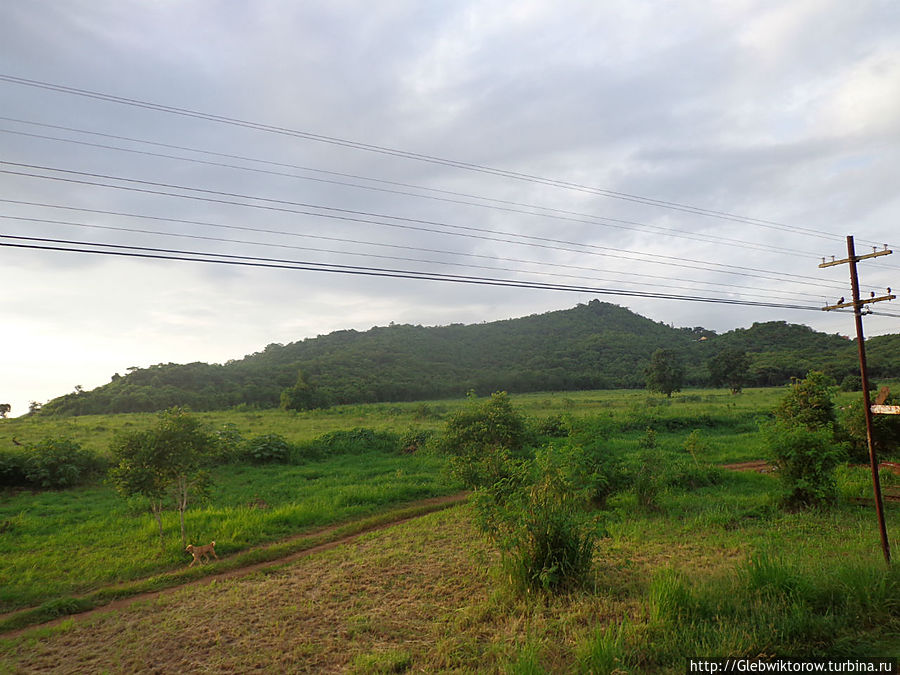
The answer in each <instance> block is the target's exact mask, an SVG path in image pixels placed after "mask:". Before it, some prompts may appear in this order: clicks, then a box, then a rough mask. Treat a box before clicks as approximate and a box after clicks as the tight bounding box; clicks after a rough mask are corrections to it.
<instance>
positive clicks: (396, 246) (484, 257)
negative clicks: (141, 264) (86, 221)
mask: <svg viewBox="0 0 900 675" xmlns="http://www.w3.org/2000/svg"><path fill="white" fill-rule="evenodd" d="M0 202H5V203H10V204H20V205H25V206H38V207H42V208H53V209H61V210H66V211H77V212H80V213H93V214H102V215H111V216H123V217H127V218H138V219H145V220H153V221H159V222H170V223H180V224H185V225H199V226H202V227H212V228H218V229H226V230H236V231H244V232H254V233H263V234H276V235H282V236H288V237H296V238H302V239H318V240H322V241H334V242H341V243H350V244H359V245H363V246H375V247H380V248H392V249H398V250H404V251H417V252H423V253H438V254H441V255H453V256H460V257H466V258H478V259H481V260H494V261H501V262H512V263H523V264H526V265H542V266H546V267H554V268H562V269H572V270H581V271H591V272H593V271H596V268H595V267H587V266H584V265H571V264H565V263H547V262H543V261H537V260H527V259H521V258H510V257H503V256H491V255H485V254H479V253H459V252H456V251H450V250H446V249H434V248H425V247H420V246H409V245H404V244H388V243H384V242H378V241H366V240H360V239H350V238H346V237H334V236H327V235H321V234H309V233H307V232H291V231H287V230H273V229H269V228H260V227H249V226H243V225H226V224H223V223H213V222H209V221H202V220H188V219H184V218H171V217H164V216H152V215H148V214H140V213H131V212H125V211H110V210H104V209H91V208H86V207H79V206H66V205H62V204H48V203H46V202H31V201H24V200H19V199H3V198H0ZM6 217H12V216H6ZM34 220H41V219H34ZM615 273H616V274H618V275H620V276H629V277H639V278H641V279H665V280H667V281H684V282H688V283H695V284H702V285H706V286H716V287H730V288H740V289H743V290H756V291H764V292H765V291H770V290H771V289H769V288H763V287H757V286H747V285H744V284H730V283H727V282H722V281H702V280H699V279H690V278H684V277H673V276H671V275H665V276H662V275H656V274H649V273H647V272H643V273H640V274H638V273H634V272H623V271H621V270H616V271H615ZM835 287H836V288H841V289H842V288H843V286H835ZM794 295H804V296H806V297H809V298H819V297H820V296H819V295H812V294H808V293H795V294H794Z"/></svg>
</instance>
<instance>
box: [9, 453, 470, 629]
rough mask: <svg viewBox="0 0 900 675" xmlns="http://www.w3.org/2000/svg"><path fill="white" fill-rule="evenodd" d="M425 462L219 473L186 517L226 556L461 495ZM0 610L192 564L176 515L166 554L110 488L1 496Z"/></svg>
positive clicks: (169, 518) (391, 458)
mask: <svg viewBox="0 0 900 675" xmlns="http://www.w3.org/2000/svg"><path fill="white" fill-rule="evenodd" d="M442 466H443V460H441V459H440V458H437V457H434V456H428V455H392V454H377V453H372V454H368V455H365V456H362V457H358V456H338V457H335V458H332V459H329V460H323V461H317V462H311V463H309V464H306V465H303V466H291V465H269V466H259V467H256V466H246V465H240V466H221V467H218V468H217V469H216V470H215V471H214V473H213V484H214V488H213V490H212V493H211V497H210V500H209V502H208V503H206V504H203V505H200V506H195V507H193V508H192V509H190V510H189V511H188V512H187V514H186V521H187V531H188V533H189V539H190V541H192V542H195V543H196V542H202V543H206V542H208V541H209V540H212V539H215V541H216V550H217V552H218V553H219V554H220V555H224V556H227V555H229V554H232V553H234V552H237V551H240V550H243V549H245V548H247V547H249V546H254V545H257V544H261V543H264V542H270V541H275V540H277V539H280V538H282V537H285V536H288V535H290V534H295V533H298V532H303V531H307V530H309V529H311V528H315V527H319V526H324V525H330V524H333V523H339V522H342V521H346V520H349V519H353V518H359V517H362V516H367V515H371V514H373V513H377V512H378V511H380V510H383V509H385V508H386V507H388V506H393V505H396V504H401V503H404V502H410V501H414V500H419V499H424V498H427V497H432V496H436V495H440V494H447V493H449V492H452V491H456V490H458V489H459V488H458V486H455V485H451V484H448V483H447V482H446V480H445V479H444V477H443V473H442ZM0 523H6V525H5V531H4V533H3V534H2V535H0V556H2V557H3V561H4V564H3V568H2V572H0V611H9V610H12V609H16V608H20V607H25V606H30V605H35V604H38V603H41V602H44V601H46V600H48V599H52V598H54V597H57V596H65V595H69V594H73V593H82V592H86V591H90V590H93V589H95V588H97V587H99V586H102V585H105V584H110V583H117V582H122V581H128V580H133V579H137V578H140V577H143V576H149V575H153V574H158V573H161V572H164V571H166V570H170V569H173V568H176V567H179V566H182V565H185V564H186V563H188V562H190V558H189V557H187V555H188V554H186V553H185V552H184V551H183V547H182V546H181V541H180V537H179V534H178V532H179V528H178V523H177V514H175V513H172V512H169V513H166V514H165V515H164V518H163V523H164V526H165V530H166V533H167V539H166V546H165V549H164V550H162V551H161V550H160V546H159V537H158V533H157V529H156V523H155V521H153V520H152V519H151V517H150V515H149V514H148V513H147V512H145V511H144V510H143V509H142V508H141V504H140V502H138V501H134V502H126V501H124V500H123V499H121V498H120V497H118V496H117V495H116V494H115V493H114V492H113V491H112V489H111V488H109V487H106V486H98V487H85V488H80V489H74V490H67V491H60V492H41V493H36V494H31V493H28V492H17V493H5V494H4V495H3V496H2V498H0Z"/></svg>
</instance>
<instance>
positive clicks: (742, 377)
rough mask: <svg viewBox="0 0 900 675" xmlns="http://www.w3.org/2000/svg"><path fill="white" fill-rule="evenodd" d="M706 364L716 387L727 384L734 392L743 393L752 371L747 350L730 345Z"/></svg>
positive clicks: (711, 380)
mask: <svg viewBox="0 0 900 675" xmlns="http://www.w3.org/2000/svg"><path fill="white" fill-rule="evenodd" d="M706 365H707V368H709V379H710V382H711V384H712V385H713V386H714V387H721V386H723V385H725V386H727V387H728V388H729V389H731V393H732V394H740V393H741V391H742V390H743V388H744V385H745V384H746V383H747V376H748V374H749V372H750V357H748V356H747V352H745V351H744V350H743V349H735V348H733V347H729V348H728V349H725V350H723V351H721V352H719V353H718V354H716V355H715V356H714V357H712V358H711V359H710V360H709V361H707V363H706Z"/></svg>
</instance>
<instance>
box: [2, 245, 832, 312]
mask: <svg viewBox="0 0 900 675" xmlns="http://www.w3.org/2000/svg"><path fill="white" fill-rule="evenodd" d="M0 239H13V240H16V241H27V242H34V243H13V242H8V241H0V246H6V247H11V248H24V249H36V250H50V251H61V252H69V253H87V254H97V255H113V256H123V257H137V258H150V259H160V260H181V261H186V262H203V263H215V264H227V265H243V266H250V267H267V268H274V269H290V270H305V271H312V272H332V273H341V274H354V275H363V276H379V277H391V278H400V279H418V280H427V281H446V282H453V283H465V284H477V285H489V286H506V287H513V288H530V289H535V290H552V291H570V292H578V293H595V294H598V295H621V296H626V297H642V298H655V299H661V300H684V301H688V302H703V303H712V304H725V305H741V306H750V307H771V308H778V309H796V310H810V311H820V308H819V307H812V306H809V305H797V304H787V303H771V302H762V301H753V300H736V299H732V298H715V297H705V296H689V295H679V294H673V293H649V292H646V291H633V290H626V289H613V288H596V287H587V286H574V285H566V284H545V283H538V282H526V281H517V280H511V279H496V278H491V277H478V276H463V275H452V274H435V273H430V272H416V271H413V270H396V269H385V268H373V267H365V266H355V265H338V264H332V263H314V262H308V261H296V260H281V259H277V258H261V257H257V256H237V255H225V254H217V253H208V252H202V251H199V252H198V251H184V250H179V249H161V248H152V247H143V246H126V245H120V244H107V243H102V242H85V241H73V240H65V239H51V238H46V237H22V236H14V235H2V234H0ZM50 244H58V245H56V246H51V245H50ZM76 247H78V248H76ZM86 247H95V248H86ZM201 256H202V257H201Z"/></svg>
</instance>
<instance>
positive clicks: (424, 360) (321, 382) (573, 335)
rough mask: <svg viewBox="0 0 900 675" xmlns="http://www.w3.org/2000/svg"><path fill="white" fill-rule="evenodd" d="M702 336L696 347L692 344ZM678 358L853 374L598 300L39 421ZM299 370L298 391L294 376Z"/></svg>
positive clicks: (164, 376)
mask: <svg viewBox="0 0 900 675" xmlns="http://www.w3.org/2000/svg"><path fill="white" fill-rule="evenodd" d="M703 338H705V339H703ZM868 344H870V348H869V349H870V366H871V368H872V371H873V376H874V377H886V376H894V377H898V376H900V336H898V335H891V336H885V337H882V338H874V339H872V340H870V341H869V342H868ZM660 347H665V348H668V349H672V350H674V351H675V352H676V353H678V354H679V355H680V356H681V358H682V360H683V362H684V365H685V368H686V371H687V382H686V384H688V385H704V384H706V381H707V378H708V372H707V370H706V362H707V361H708V360H709V358H711V357H712V356H714V355H715V354H717V353H718V352H719V351H721V350H722V349H725V348H726V347H737V348H740V349H745V350H746V351H747V352H748V353H750V356H751V362H752V367H751V372H752V375H753V384H759V385H775V384H781V383H784V382H787V381H789V380H790V378H791V376H802V375H804V374H805V373H806V371H807V370H809V369H810V368H818V369H824V370H826V371H827V372H829V373H831V374H832V375H833V376H834V377H836V378H837V379H838V380H840V378H841V377H843V376H844V375H845V374H850V373H853V372H854V371H855V368H856V365H855V363H856V362H855V358H856V350H855V346H854V344H853V343H852V342H850V341H848V340H846V339H845V338H842V337H840V336H837V335H826V334H824V333H817V332H815V331H813V330H812V329H810V328H808V327H806V326H798V325H792V324H787V323H784V322H771V323H764V324H754V325H753V326H752V327H751V328H747V329H739V330H735V331H731V332H729V333H725V334H722V335H716V334H715V333H713V332H712V331H707V330H704V329H702V328H673V327H670V326H667V325H665V324H662V323H657V322H654V321H651V320H650V319H646V318H644V317H641V316H639V315H637V314H634V313H633V312H631V311H629V310H627V309H624V308H622V307H618V306H616V305H612V304H608V303H603V302H600V301H597V300H594V301H591V302H590V303H588V304H584V305H578V306H577V307H574V308H573V309H568V310H562V311H556V312H549V313H546V314H538V315H533V316H528V317H524V318H520V319H510V320H506V321H495V322H491V323H482V324H475V325H462V324H453V325H450V326H439V327H422V326H410V325H391V326H387V327H376V328H372V329H371V330H368V331H364V332H359V331H355V330H344V331H337V332H335V333H331V334H329V335H323V336H319V337H316V338H309V339H306V340H303V341H300V342H294V343H291V344H287V345H279V344H271V345H269V346H268V347H266V348H265V350H263V351H262V352H257V353H255V354H251V355H249V356H246V357H245V358H243V359H240V360H237V361H230V362H228V363H226V364H224V365H218V364H206V363H190V364H185V365H178V364H160V365H156V366H151V367H149V368H145V369H135V370H131V371H130V372H129V373H128V374H126V375H125V376H119V375H118V374H116V375H114V376H113V379H112V381H111V382H110V383H109V384H106V385H104V386H102V387H98V388H97V389H94V390H91V391H76V392H74V393H71V394H67V395H65V396H61V397H59V398H56V399H53V400H52V401H50V402H48V403H47V404H46V405H45V406H44V407H43V410H42V413H44V414H63V415H84V414H92V413H113V412H140V411H153V410H160V409H163V408H166V407H169V406H173V405H186V406H189V407H191V408H192V409H194V410H215V409H222V408H230V407H232V406H237V405H242V404H243V405H246V406H250V407H260V408H268V407H276V406H278V405H279V402H280V399H281V395H282V392H283V391H285V389H287V388H291V387H294V390H295V391H297V390H299V391H301V393H304V394H309V395H310V396H311V397H312V399H311V400H312V401H313V403H315V404H328V403H354V402H374V401H404V400H407V401H408V400H421V399H431V398H444V397H456V396H462V395H463V394H465V392H466V391H468V390H470V389H474V390H475V391H476V392H477V393H479V394H487V393H490V392H492V391H496V390H506V391H510V392H527V391H550V390H570V389H604V388H636V387H642V386H644V375H643V370H644V368H645V367H646V365H647V364H648V363H649V360H650V355H651V354H652V353H653V351H654V350H656V349H657V348H660ZM299 373H302V382H301V384H300V386H299V387H296V386H295V385H297V384H298V374H299Z"/></svg>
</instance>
